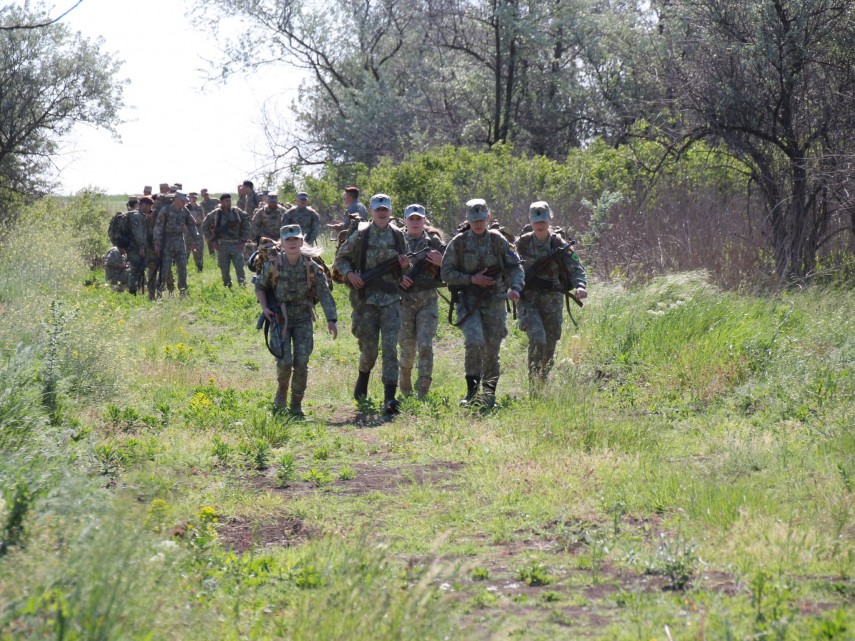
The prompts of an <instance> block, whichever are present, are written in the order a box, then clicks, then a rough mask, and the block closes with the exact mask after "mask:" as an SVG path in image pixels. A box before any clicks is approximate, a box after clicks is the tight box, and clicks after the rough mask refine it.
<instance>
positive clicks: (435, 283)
mask: <svg viewBox="0 0 855 641" xmlns="http://www.w3.org/2000/svg"><path fill="white" fill-rule="evenodd" d="M427 249H428V250H430V249H431V247H427ZM422 251H423V250H422ZM437 269H438V268H437V266H436V265H434V264H433V263H431V262H430V261H429V260H428V259H427V256H425V257H424V258H422V259H421V260H420V261H418V262H417V263H416V264H415V265H413V266H412V267H410V269H409V270H407V272H406V273H405V274H404V276H406V277H407V278H409V279H410V280H411V281H413V285H415V284H416V280H417V279H419V277H420V276H421V275H422V274H423V273H424V272H425V271H426V270H430V271H429V273H430V276H429V277H428V278H424V279H421V280H419V281H418V282H419V285H420V286H422V287H423V288H431V287H444V286H445V283H443V282H442V281H441V280H438V279H437V278H436V272H437ZM407 291H409V290H407Z"/></svg>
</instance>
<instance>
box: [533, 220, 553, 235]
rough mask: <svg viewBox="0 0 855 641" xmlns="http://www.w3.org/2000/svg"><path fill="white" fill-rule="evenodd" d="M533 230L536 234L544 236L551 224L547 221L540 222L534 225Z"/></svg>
mask: <svg viewBox="0 0 855 641" xmlns="http://www.w3.org/2000/svg"><path fill="white" fill-rule="evenodd" d="M531 228H532V230H533V231H534V233H535V234H537V235H538V236H542V235H543V234H544V233H545V232H548V231H549V223H548V222H546V221H545V220H539V221H538V222H536V223H532V224H531Z"/></svg>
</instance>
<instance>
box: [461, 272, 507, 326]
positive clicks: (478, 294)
mask: <svg viewBox="0 0 855 641" xmlns="http://www.w3.org/2000/svg"><path fill="white" fill-rule="evenodd" d="M517 265H522V261H521V262H519V263H517ZM511 266H513V265H511ZM504 268H505V265H491V266H490V267H487V268H486V269H484V270H479V271H478V273H483V274H484V276H486V277H488V278H498V277H499V276H501V274H502V272H503V271H504ZM449 289H450V291H451V303H450V304H449V306H448V322H449V323H451V322H452V321H451V310H453V309H454V305H455V304H456V303H459V302H460V295H461V294H463V293H469V294H471V295H474V296H475V302H474V303H473V304H472V305H470V306H469V309H468V310H467V311H466V313H465V314H464V315H463V318H458V319H457V322H456V323H452V324H453V325H454V326H455V327H460V326H461V325H463V323H465V322H466V321H467V320H468V319H469V317H470V316H472V314H474V313H475V310H476V309H478V306H479V305H480V304H481V302H482V301H483V300H484V298H485V297H486V296H487V294H489V293H490V290H491V289H492V287H481V286H479V285H464V286H463V287H450V288H449Z"/></svg>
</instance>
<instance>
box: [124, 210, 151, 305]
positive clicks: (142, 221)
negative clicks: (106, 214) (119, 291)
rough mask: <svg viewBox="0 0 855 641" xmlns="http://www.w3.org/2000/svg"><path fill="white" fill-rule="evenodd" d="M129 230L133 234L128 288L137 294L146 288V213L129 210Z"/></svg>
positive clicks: (129, 258) (129, 251) (130, 248)
mask: <svg viewBox="0 0 855 641" xmlns="http://www.w3.org/2000/svg"><path fill="white" fill-rule="evenodd" d="M128 231H129V232H130V234H131V246H130V247H129V248H128V263H129V264H130V266H131V271H130V274H129V276H128V290H129V291H130V292H131V294H136V293H137V291H143V290H144V289H145V263H146V258H147V257H148V249H147V247H146V245H147V237H148V225H147V223H146V216H145V214H144V213H142V212H141V211H139V210H137V209H135V210H133V211H130V212H128ZM140 250H143V252H144V254H145V255H144V256H140Z"/></svg>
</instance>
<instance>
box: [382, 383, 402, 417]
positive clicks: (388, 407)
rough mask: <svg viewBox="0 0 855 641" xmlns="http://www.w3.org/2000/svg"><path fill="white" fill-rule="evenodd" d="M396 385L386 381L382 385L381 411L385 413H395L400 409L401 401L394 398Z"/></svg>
mask: <svg viewBox="0 0 855 641" xmlns="http://www.w3.org/2000/svg"><path fill="white" fill-rule="evenodd" d="M397 391H398V386H397V385H395V384H394V383H388V384H386V385H384V386H383V411H384V412H386V413H387V414H397V413H398V412H400V411H401V402H400V401H399V400H398V399H396V398H395V392H397Z"/></svg>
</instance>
